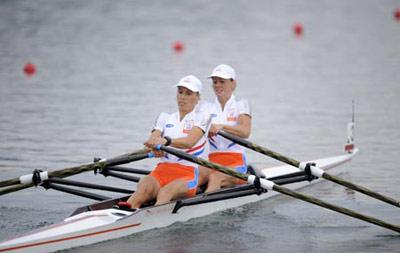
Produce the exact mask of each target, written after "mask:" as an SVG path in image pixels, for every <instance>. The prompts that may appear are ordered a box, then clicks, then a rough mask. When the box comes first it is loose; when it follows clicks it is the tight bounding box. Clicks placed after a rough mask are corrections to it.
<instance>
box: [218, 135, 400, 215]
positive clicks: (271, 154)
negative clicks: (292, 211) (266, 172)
mask: <svg viewBox="0 0 400 253" xmlns="http://www.w3.org/2000/svg"><path fill="white" fill-rule="evenodd" d="M218 134H219V135H221V136H223V137H224V138H226V139H228V140H231V141H233V142H235V143H237V144H239V145H241V146H243V147H246V148H249V149H251V150H254V151H256V152H258V153H261V154H263V155H266V156H269V157H272V158H274V159H276V160H278V161H281V162H284V163H287V164H289V165H292V166H294V167H297V168H299V169H300V170H303V171H304V170H305V168H306V165H307V164H306V163H301V162H299V161H297V160H295V159H292V158H290V157H287V156H284V155H282V154H279V153H277V152H274V151H272V150H269V149H267V148H265V147H262V146H259V145H257V144H255V143H252V142H250V141H248V140H245V139H243V138H240V137H237V136H235V135H232V134H230V133H227V132H222V131H220V132H218ZM310 172H311V174H312V175H314V176H316V177H322V178H324V179H326V180H329V181H332V182H334V183H337V184H340V185H343V186H345V187H347V188H350V189H352V190H355V191H357V192H361V193H363V194H365V195H368V196H370V197H372V198H375V199H378V200H381V201H384V202H386V203H389V204H391V205H394V206H396V207H400V202H399V201H397V200H395V199H393V198H391V197H387V196H384V195H382V194H380V193H377V192H374V191H372V190H370V189H368V188H366V187H364V186H361V185H357V184H355V183H352V182H349V181H347V180H344V179H342V178H339V177H337V176H333V175H330V174H329V173H327V172H325V171H324V170H322V169H321V168H319V167H317V166H314V165H311V166H310Z"/></svg>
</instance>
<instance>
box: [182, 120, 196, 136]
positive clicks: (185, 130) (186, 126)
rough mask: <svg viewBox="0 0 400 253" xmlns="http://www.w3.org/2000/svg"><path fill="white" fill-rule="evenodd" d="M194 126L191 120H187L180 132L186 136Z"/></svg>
mask: <svg viewBox="0 0 400 253" xmlns="http://www.w3.org/2000/svg"><path fill="white" fill-rule="evenodd" d="M193 126H194V121H193V120H188V121H186V122H185V123H184V124H183V130H182V132H183V133H184V134H188V133H189V132H190V130H192V128H193Z"/></svg>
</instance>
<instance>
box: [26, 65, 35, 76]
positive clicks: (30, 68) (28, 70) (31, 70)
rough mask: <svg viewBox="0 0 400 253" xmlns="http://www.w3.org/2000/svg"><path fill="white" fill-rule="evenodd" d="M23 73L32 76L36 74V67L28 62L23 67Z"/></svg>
mask: <svg viewBox="0 0 400 253" xmlns="http://www.w3.org/2000/svg"><path fill="white" fill-rule="evenodd" d="M24 72H25V75H27V76H33V75H34V74H35V73H36V66H35V65H34V64H33V63H31V62H28V63H26V64H25V66H24Z"/></svg>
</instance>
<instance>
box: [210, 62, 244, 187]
mask: <svg viewBox="0 0 400 253" xmlns="http://www.w3.org/2000/svg"><path fill="white" fill-rule="evenodd" d="M209 78H211V79H212V83H213V90H214V93H215V95H216V99H215V101H214V102H213V103H209V104H207V106H206V107H207V110H208V111H209V113H211V123H212V124H211V128H210V131H209V134H208V136H209V139H208V140H209V143H210V154H209V156H208V158H209V160H210V161H211V162H214V163H218V164H220V165H223V166H226V167H230V168H232V169H234V170H236V171H238V172H240V173H247V164H246V156H245V150H244V148H243V147H242V146H240V145H238V144H236V143H234V142H232V141H230V140H227V139H225V138H224V137H222V136H219V135H217V133H218V131H221V130H222V131H225V132H228V133H231V134H233V135H236V136H239V137H241V138H248V137H249V136H250V131H251V117H252V115H251V108H250V105H249V103H248V101H247V100H245V99H237V98H236V97H235V96H234V94H233V92H234V90H235V88H236V73H235V70H234V69H233V68H232V67H230V66H228V65H225V64H221V65H219V66H217V67H216V68H215V69H214V70H213V72H212V74H211V75H210V76H209ZM204 107H205V106H203V108H204ZM242 183H244V181H241V180H238V179H236V178H233V177H230V176H227V175H225V174H222V173H220V172H216V171H211V172H210V175H209V178H208V185H207V189H206V192H211V191H215V190H218V189H220V188H223V187H229V186H233V185H236V184H242Z"/></svg>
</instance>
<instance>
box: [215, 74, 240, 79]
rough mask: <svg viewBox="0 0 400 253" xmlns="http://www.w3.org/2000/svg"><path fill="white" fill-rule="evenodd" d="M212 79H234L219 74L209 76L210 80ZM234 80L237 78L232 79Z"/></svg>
mask: <svg viewBox="0 0 400 253" xmlns="http://www.w3.org/2000/svg"><path fill="white" fill-rule="evenodd" d="M212 77H220V78H223V79H231V78H232V77H230V76H225V75H219V74H217V75H211V76H208V78H212ZM232 79H235V78H232Z"/></svg>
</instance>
